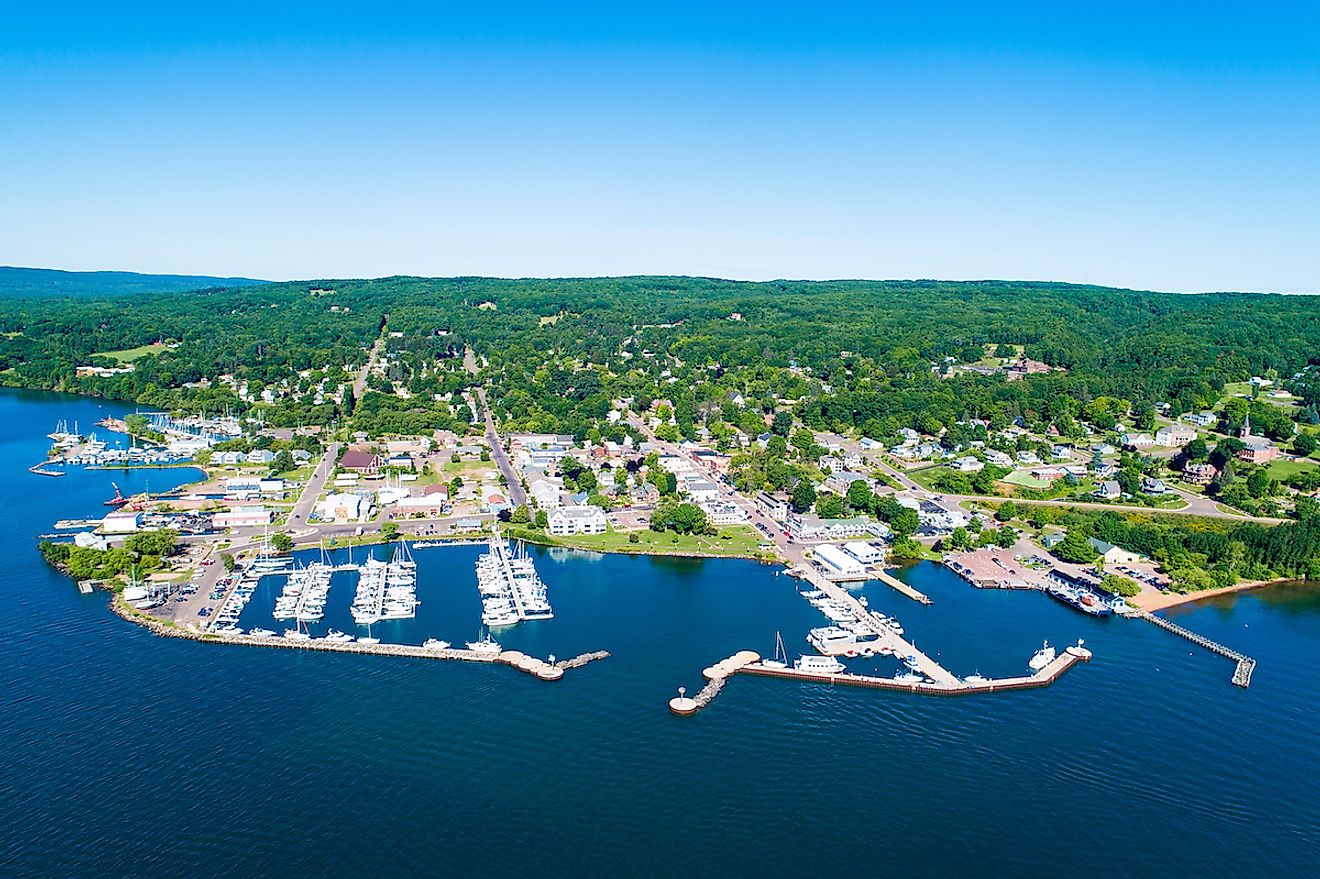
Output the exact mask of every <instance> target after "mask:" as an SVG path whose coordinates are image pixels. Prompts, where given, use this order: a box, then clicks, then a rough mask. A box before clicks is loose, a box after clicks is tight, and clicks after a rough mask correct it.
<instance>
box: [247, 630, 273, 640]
mask: <svg viewBox="0 0 1320 879" xmlns="http://www.w3.org/2000/svg"><path fill="white" fill-rule="evenodd" d="M248 637H249V638H274V637H275V633H274V632H272V631H271V630H270V629H249V630H248Z"/></svg>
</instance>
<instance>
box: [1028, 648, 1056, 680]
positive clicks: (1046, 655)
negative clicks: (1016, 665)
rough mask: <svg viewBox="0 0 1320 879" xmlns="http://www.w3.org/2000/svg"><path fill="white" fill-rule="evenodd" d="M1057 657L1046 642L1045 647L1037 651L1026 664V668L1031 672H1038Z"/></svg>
mask: <svg viewBox="0 0 1320 879" xmlns="http://www.w3.org/2000/svg"><path fill="white" fill-rule="evenodd" d="M1057 655H1058V653H1057V651H1055V649H1054V648H1053V647H1051V646H1050V642H1049V641H1046V642H1045V646H1044V647H1042V648H1040V649H1039V650H1037V651H1036V653H1035V655H1033V656H1032V657H1031V659H1030V661H1028V662H1027V666H1028V667H1029V668H1030V669H1031V670H1032V671H1033V672H1037V671H1040V670H1041V669H1043V668H1045V666H1047V665H1049V664H1050V663H1051V662H1053V661H1054V657H1056V656H1057Z"/></svg>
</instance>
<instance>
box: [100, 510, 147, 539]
mask: <svg viewBox="0 0 1320 879" xmlns="http://www.w3.org/2000/svg"><path fill="white" fill-rule="evenodd" d="M141 527H142V514H141V513H135V512H133V511H132V510H115V511H114V512H113V513H106V514H105V518H104V519H102V520H101V530H102V531H104V532H105V533H106V534H132V533H133V532H134V531H137V530H138V529H139V528H141Z"/></svg>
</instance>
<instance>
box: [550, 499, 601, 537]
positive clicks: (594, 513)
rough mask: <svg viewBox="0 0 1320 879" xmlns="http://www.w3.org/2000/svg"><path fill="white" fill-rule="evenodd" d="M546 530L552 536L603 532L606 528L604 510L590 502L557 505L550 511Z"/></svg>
mask: <svg viewBox="0 0 1320 879" xmlns="http://www.w3.org/2000/svg"><path fill="white" fill-rule="evenodd" d="M549 520H550V521H549V525H548V527H547V529H546V530H548V531H549V532H550V534H551V536H553V537H568V536H570V535H573V534H604V533H605V531H606V529H607V523H606V521H605V511H604V510H602V509H601V508H600V507H594V506H591V505H590V504H584V505H582V506H574V507H558V508H557V509H553V510H551V511H550V516H549Z"/></svg>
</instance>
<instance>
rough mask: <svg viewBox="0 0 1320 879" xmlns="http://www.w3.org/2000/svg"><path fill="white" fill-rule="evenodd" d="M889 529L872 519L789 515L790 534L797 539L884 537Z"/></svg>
mask: <svg viewBox="0 0 1320 879" xmlns="http://www.w3.org/2000/svg"><path fill="white" fill-rule="evenodd" d="M886 530H887V529H886V528H884V527H883V526H881V525H879V524H877V523H875V522H872V521H871V520H870V519H864V518H861V517H856V518H852V519H822V518H820V517H818V516H807V515H798V514H794V515H791V516H789V517H788V533H789V536H790V537H792V538H793V539H794V540H797V541H815V540H848V539H849V538H856V537H867V536H872V537H883V536H884V534H885V531H886Z"/></svg>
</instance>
